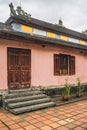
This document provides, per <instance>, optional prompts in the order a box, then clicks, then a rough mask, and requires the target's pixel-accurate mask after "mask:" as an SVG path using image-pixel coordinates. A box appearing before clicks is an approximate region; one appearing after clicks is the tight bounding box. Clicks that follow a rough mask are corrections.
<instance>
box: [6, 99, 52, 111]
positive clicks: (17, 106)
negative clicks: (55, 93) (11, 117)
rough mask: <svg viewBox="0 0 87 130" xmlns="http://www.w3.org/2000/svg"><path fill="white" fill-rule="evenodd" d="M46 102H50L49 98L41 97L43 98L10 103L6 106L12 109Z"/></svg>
mask: <svg viewBox="0 0 87 130" xmlns="http://www.w3.org/2000/svg"><path fill="white" fill-rule="evenodd" d="M46 102H51V99H50V98H43V99H37V100H32V101H26V102H18V103H12V104H8V107H9V108H10V109H14V108H19V107H24V106H31V105H35V104H42V103H46Z"/></svg>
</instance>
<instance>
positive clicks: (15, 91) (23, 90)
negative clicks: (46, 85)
mask: <svg viewBox="0 0 87 130" xmlns="http://www.w3.org/2000/svg"><path fill="white" fill-rule="evenodd" d="M31 90H32V88H25V89H15V90H9V91H8V92H9V93H19V92H27V91H31Z"/></svg>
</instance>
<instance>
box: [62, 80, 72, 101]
mask: <svg viewBox="0 0 87 130" xmlns="http://www.w3.org/2000/svg"><path fill="white" fill-rule="evenodd" d="M70 92H71V86H70V84H69V83H68V79H66V80H65V88H64V91H63V93H62V98H63V100H64V101H67V100H69V99H70Z"/></svg>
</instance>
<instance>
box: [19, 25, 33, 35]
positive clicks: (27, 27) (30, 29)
mask: <svg viewBox="0 0 87 130" xmlns="http://www.w3.org/2000/svg"><path fill="white" fill-rule="evenodd" d="M21 30H22V31H23V32H26V33H32V30H33V29H32V27H29V26H25V25H22V26H21Z"/></svg>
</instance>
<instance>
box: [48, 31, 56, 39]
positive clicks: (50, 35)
mask: <svg viewBox="0 0 87 130" xmlns="http://www.w3.org/2000/svg"><path fill="white" fill-rule="evenodd" d="M47 37H51V38H56V34H55V33H52V32H47Z"/></svg>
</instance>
